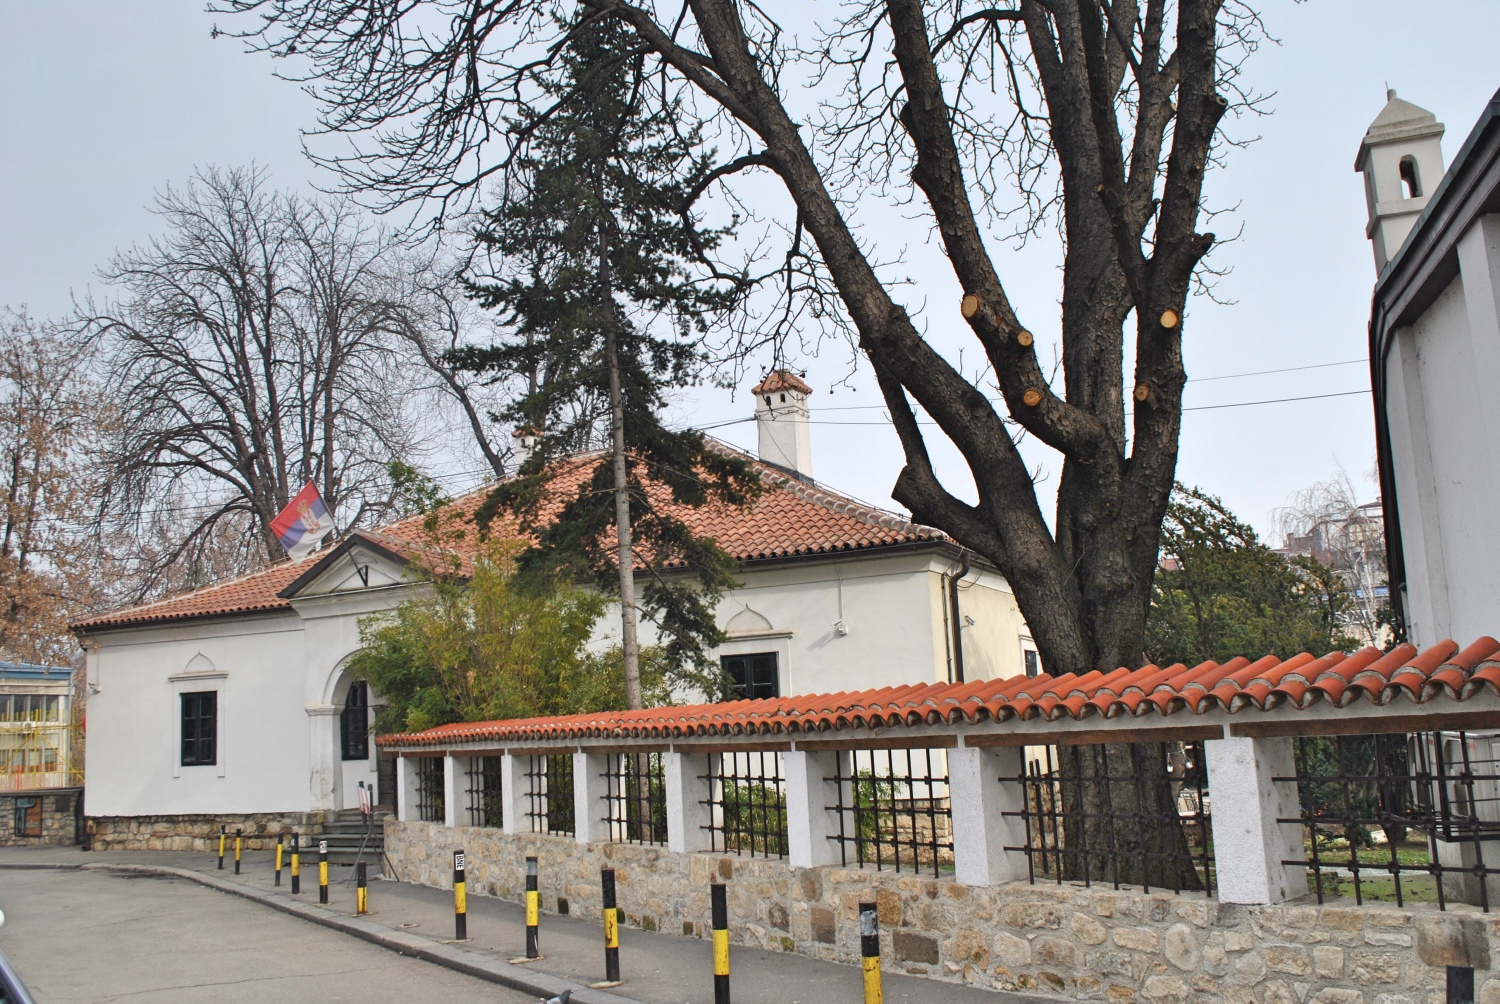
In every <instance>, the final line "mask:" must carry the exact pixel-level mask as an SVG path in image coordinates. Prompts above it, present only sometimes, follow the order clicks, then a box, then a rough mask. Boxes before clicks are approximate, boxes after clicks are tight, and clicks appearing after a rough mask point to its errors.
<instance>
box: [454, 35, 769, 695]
mask: <svg viewBox="0 0 1500 1004" xmlns="http://www.w3.org/2000/svg"><path fill="white" fill-rule="evenodd" d="M568 46H569V49H568V52H567V54H566V56H565V58H564V60H563V62H562V68H561V71H560V74H559V76H558V78H557V79H555V80H554V81H552V84H551V86H549V87H548V88H547V92H546V102H545V103H543V104H539V105H532V106H527V107H526V108H525V109H524V111H523V115H524V118H525V121H523V122H522V123H519V124H518V125H517V128H518V129H520V130H522V131H524V132H526V133H527V134H528V135H529V136H530V143H529V145H528V147H527V149H526V151H525V155H524V156H523V157H521V158H520V159H519V161H518V163H517V164H516V168H515V170H514V171H513V172H512V176H511V180H510V182H509V183H508V185H507V188H506V191H505V193H504V194H505V199H504V202H503V204H502V205H500V206H499V207H497V208H495V209H493V210H491V211H489V212H487V213H485V214H484V216H483V220H482V224H481V225H480V226H479V227H478V228H477V230H476V234H475V236H476V239H477V242H478V244H479V246H480V247H481V248H482V249H483V250H485V251H487V252H488V253H489V255H490V257H491V258H492V259H494V260H498V261H499V262H500V263H501V264H500V267H499V268H498V269H497V270H496V274H495V275H492V276H488V277H485V278H483V279H475V280H474V281H473V282H472V283H471V288H472V291H473V294H474V296H475V297H476V299H478V300H479V302H480V303H481V304H483V305H484V306H486V307H489V308H492V309H495V310H496V311H498V312H500V314H501V315H502V317H503V318H504V319H505V321H506V322H507V328H508V331H509V333H508V335H507V336H505V337H504V338H502V339H500V340H499V341H498V342H497V343H496V344H493V345H491V346H490V347H487V348H474V349H469V350H465V351H462V352H459V353H456V354H454V356H453V357H452V361H453V362H454V363H455V364H456V365H457V366H458V367H459V368H461V369H466V370H470V371H474V372H478V373H482V374H487V375H490V376H492V377H494V378H495V379H511V380H514V381H516V383H517V384H518V385H523V386H524V390H521V391H520V392H518V393H517V394H516V396H515V397H514V399H513V400H512V401H511V402H510V403H509V404H508V406H507V407H506V408H504V409H503V411H502V412H501V414H500V416H499V417H500V418H501V419H502V420H504V421H509V422H511V423H514V424H515V425H516V427H517V428H524V429H527V430H528V431H535V432H537V433H539V442H538V446H537V448H536V449H535V450H534V451H533V453H532V454H531V456H530V457H529V458H528V459H527V461H526V462H525V463H524V464H522V465H521V467H520V469H519V470H518V472H517V476H516V477H514V478H512V479H511V480H509V481H506V482H504V483H503V484H501V485H500V486H499V487H498V488H497V489H496V490H495V491H494V492H493V493H492V495H491V496H490V498H489V499H488V500H487V501H486V503H485V505H484V506H483V507H482V508H481V510H480V512H479V519H480V522H481V525H484V526H488V524H489V522H490V521H491V520H493V519H494V517H495V515H496V514H497V513H499V512H501V511H506V512H514V513H515V514H517V516H518V518H519V521H520V524H521V529H522V530H523V531H525V532H527V533H529V534H531V535H532V536H533V538H534V540H535V542H536V543H535V545H534V546H533V547H532V548H531V549H530V550H528V551H527V553H526V554H525V555H523V557H522V560H521V562H522V567H523V570H526V571H530V572H540V573H545V574H562V575H572V576H575V577H589V578H592V579H593V580H594V581H595V582H596V583H597V584H598V585H599V586H600V587H601V588H602V589H604V590H605V591H606V592H609V593H613V594H615V595H616V596H618V598H619V601H620V611H621V657H622V659H623V663H624V674H625V689H626V703H627V705H628V706H629V707H631V708H638V707H640V706H641V701H642V698H641V684H640V667H639V662H640V642H639V639H638V634H637V624H638V618H639V617H640V616H642V615H644V616H646V617H648V618H649V619H650V620H652V621H653V622H654V623H655V624H656V626H657V629H658V632H659V633H660V635H661V638H662V640H663V643H664V650H665V653H666V657H667V660H668V663H669V664H670V665H671V666H672V667H673V668H674V670H676V671H677V673H678V674H679V676H682V675H686V676H688V677H689V678H692V679H693V680H695V681H696V682H697V683H698V684H699V685H700V686H701V687H703V688H704V689H706V690H708V691H709V692H710V693H711V694H721V693H723V685H722V681H721V679H720V676H721V674H719V673H718V671H717V668H716V667H714V668H712V669H710V666H709V663H708V660H707V650H708V648H709V647H711V646H712V645H714V644H717V642H718V640H719V638H720V632H719V629H718V626H717V621H716V619H715V617H714V606H715V601H716V600H717V599H718V597H719V595H720V594H721V592H722V590H723V589H724V588H725V587H727V586H730V585H732V584H733V579H732V577H731V570H732V564H731V561H730V559H729V556H728V555H727V554H725V552H724V551H723V550H722V549H720V548H719V547H718V545H717V544H715V543H714V541H713V540H711V539H709V538H707V537H703V536H698V535H696V534H694V533H693V532H692V531H691V529H690V528H689V527H688V526H687V525H686V524H685V523H683V521H682V520H680V519H678V518H676V517H675V516H673V515H672V513H671V511H670V508H669V506H671V505H683V504H685V505H690V506H702V505H705V504H710V503H719V504H728V505H743V504H746V503H747V502H749V501H750V500H751V499H752V498H753V497H754V496H755V494H756V493H757V491H758V489H759V481H758V478H757V477H756V474H755V471H754V469H753V468H752V467H751V466H750V464H749V463H747V462H746V461H745V460H744V459H743V458H740V457H735V456H729V455H726V454H724V453H722V452H720V451H718V450H716V449H714V448H713V447H712V446H711V445H710V444H708V443H707V442H706V441H705V439H704V437H703V435H702V434H701V433H699V432H696V431H693V430H681V431H677V430H671V429H668V428H666V426H664V425H663V423H662V421H661V411H662V408H663V405H664V395H665V394H666V393H667V392H668V391H669V390H670V389H671V388H674V387H680V386H684V385H687V384H689V383H691V382H693V381H694V380H695V378H696V377H697V375H698V374H699V372H700V371H701V369H702V366H703V364H704V362H705V355H704V351H703V348H702V341H703V337H704V335H705V334H706V333H707V331H708V326H709V324H710V322H711V321H713V320H714V319H715V318H719V317H723V316H724V315H725V314H726V313H727V312H728V311H730V310H732V309H733V308H734V307H735V305H736V303H737V302H738V299H739V297H740V296H741V294H742V292H743V290H744V288H745V284H744V283H743V282H742V281H738V280H737V279H736V278H735V277H728V278H727V279H726V278H724V277H723V276H722V274H721V273H719V272H717V270H715V269H713V268H707V269H705V268H702V267H700V266H703V265H706V264H707V259H708V256H709V255H710V254H711V253H712V252H713V251H714V250H715V249H716V248H717V247H718V246H719V245H720V243H721V242H722V241H723V240H724V239H725V238H726V237H727V236H728V235H729V231H728V230H727V229H715V228H711V227H708V226H706V225H704V224H703V222H702V221H701V219H699V218H698V217H696V216H695V215H693V213H692V211H691V210H690V209H689V208H687V207H689V206H690V205H691V203H692V196H693V195H694V194H695V193H696V192H697V191H698V190H699V188H700V187H701V186H702V185H703V184H704V183H706V181H707V180H708V176H709V172H710V170H711V160H710V155H711V153H712V151H708V150H705V148H704V144H703V141H702V137H701V135H700V133H699V131H697V130H696V129H686V130H685V129H684V128H683V126H682V119H683V117H682V116H680V115H679V110H678V109H677V108H676V107H675V106H673V105H671V104H668V105H667V106H666V107H665V108H662V107H661V106H660V105H659V104H658V105H657V106H656V107H657V108H658V110H657V111H656V112H655V113H654V114H651V115H647V114H644V112H643V108H644V106H645V103H644V102H643V101H642V100H641V89H642V87H643V86H645V82H644V81H643V80H642V79H641V73H642V66H641V62H640V57H639V55H638V47H637V45H636V40H635V39H634V37H633V36H632V35H631V34H630V32H629V31H628V29H626V28H624V27H623V26H622V25H620V24H619V23H618V22H615V21H612V20H608V21H603V22H598V21H595V22H589V21H586V20H585V21H580V22H579V23H577V24H575V25H573V26H572V31H571V32H570V41H569V43H568ZM600 447H602V449H599V448H600ZM591 450H592V451H594V452H591V453H581V455H580V456H577V457H574V458H573V459H569V460H563V459H562V458H564V457H567V456H568V455H570V454H580V451H591ZM570 464H583V465H585V467H586V469H585V471H584V472H583V477H582V479H581V482H580V483H579V484H578V485H577V487H576V490H572V491H571V492H570V493H569V494H568V495H567V496H566V497H564V498H558V497H557V495H556V492H555V491H554V488H553V486H554V484H556V483H557V482H556V481H555V479H556V478H557V475H558V473H559V470H561V469H568V468H567V465H570ZM567 480H568V482H569V483H571V482H572V481H573V480H574V479H572V478H569V479H567ZM648 484H649V485H650V486H651V487H650V488H649V489H648ZM637 568H642V569H643V570H644V575H642V577H641V578H642V584H641V587H640V588H639V590H638V589H637V584H636V581H635V575H634V570H635V569H637ZM684 570H686V571H688V572H690V573H693V574H691V576H688V575H684V574H683V572H684Z"/></svg>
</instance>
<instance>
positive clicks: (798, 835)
mask: <svg viewBox="0 0 1500 1004" xmlns="http://www.w3.org/2000/svg"><path fill="white" fill-rule="evenodd" d="M847 755H848V754H846V753H835V752H830V751H822V750H819V751H816V752H813V751H808V750H793V751H792V752H790V753H783V754H781V756H782V763H783V767H782V770H783V771H784V777H785V779H786V836H787V848H786V851H787V855H786V856H787V863H788V864H790V865H791V866H792V867H793V868H816V867H818V866H819V865H832V864H837V863H838V861H839V849H838V848H837V847H835V846H834V845H833V844H834V842H833V841H832V840H830V839H828V838H829V837H830V836H831V835H833V834H834V833H835V832H837V827H838V822H837V819H836V817H835V815H834V813H832V812H830V811H829V809H828V807H829V806H831V805H837V804H838V798H839V793H838V782H837V781H834V780H828V779H829V778H833V777H835V776H836V773H837V771H836V768H837V766H838V758H839V757H841V756H847Z"/></svg>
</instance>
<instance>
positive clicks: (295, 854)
mask: <svg viewBox="0 0 1500 1004" xmlns="http://www.w3.org/2000/svg"><path fill="white" fill-rule="evenodd" d="M301 891H302V838H301V837H300V836H298V835H297V834H295V833H293V834H292V895H293V896H295V895H297V894H298V893H299V892H301Z"/></svg>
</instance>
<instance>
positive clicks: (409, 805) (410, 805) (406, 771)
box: [396, 756, 418, 823]
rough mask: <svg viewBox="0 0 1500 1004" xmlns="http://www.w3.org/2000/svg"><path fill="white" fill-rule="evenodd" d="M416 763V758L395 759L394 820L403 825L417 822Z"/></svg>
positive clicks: (399, 757)
mask: <svg viewBox="0 0 1500 1004" xmlns="http://www.w3.org/2000/svg"><path fill="white" fill-rule="evenodd" d="M417 763H418V760H417V758H416V757H410V756H398V757H397V758H396V818H397V819H399V820H400V821H401V822H403V823H415V822H417V821H418V816H417Z"/></svg>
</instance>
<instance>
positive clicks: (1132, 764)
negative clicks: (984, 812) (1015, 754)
mask: <svg viewBox="0 0 1500 1004" xmlns="http://www.w3.org/2000/svg"><path fill="white" fill-rule="evenodd" d="M1027 753H1028V754H1029V755H1027V756H1024V757H1023V758H1022V763H1023V769H1022V771H1021V773H1020V775H1019V776H1017V777H1003V778H1001V779H1000V780H1001V781H1004V782H1009V783H1013V784H1020V785H1021V786H1022V792H1023V795H1024V798H1023V800H1022V803H1021V804H1022V807H1021V809H1020V810H1018V811H1017V810H1012V811H1008V812H1006V813H1004V814H1005V815H1007V816H1019V817H1021V818H1022V819H1024V821H1025V827H1026V844H1025V846H1024V847H1007V848H1005V849H1006V850H1008V851H1019V852H1021V853H1023V854H1025V855H1026V860H1027V867H1028V874H1029V878H1030V880H1031V882H1032V883H1033V884H1035V883H1036V881H1037V880H1038V879H1051V880H1055V881H1056V882H1058V883H1059V884H1061V883H1062V882H1063V881H1065V880H1066V881H1077V882H1082V883H1083V884H1084V885H1092V884H1093V883H1095V882H1108V883H1110V884H1111V885H1113V886H1114V887H1115V888H1116V889H1118V888H1120V887H1121V886H1123V885H1135V884H1139V885H1140V886H1141V887H1142V889H1143V890H1144V891H1146V892H1150V891H1151V889H1152V887H1153V886H1154V887H1156V888H1157V889H1171V890H1172V891H1173V892H1182V891H1184V890H1202V891H1204V892H1208V893H1212V891H1213V881H1214V860H1213V827H1212V824H1211V820H1210V818H1209V810H1210V805H1209V797H1208V796H1209V793H1208V777H1207V772H1206V770H1205V768H1204V761H1203V749H1202V746H1201V744H1199V743H1197V742H1187V743H1166V744H1162V743H1112V744H1110V745H1107V746H1061V747H1057V746H1047V747H1041V748H1032V749H1028V750H1027Z"/></svg>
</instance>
